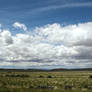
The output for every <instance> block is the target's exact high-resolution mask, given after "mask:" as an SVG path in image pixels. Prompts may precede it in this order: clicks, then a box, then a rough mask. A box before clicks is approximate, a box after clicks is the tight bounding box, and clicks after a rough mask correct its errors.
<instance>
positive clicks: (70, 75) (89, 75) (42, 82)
mask: <svg viewBox="0 0 92 92" xmlns="http://www.w3.org/2000/svg"><path fill="white" fill-rule="evenodd" d="M0 92H92V71H49V72H46V71H37V72H34V71H33V72H32V71H19V72H18V71H6V70H5V71H2V70H0Z"/></svg>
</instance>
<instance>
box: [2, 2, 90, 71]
mask: <svg viewBox="0 0 92 92" xmlns="http://www.w3.org/2000/svg"><path fill="white" fill-rule="evenodd" d="M0 68H18V69H19V68H22V69H27V68H40V69H52V68H92V1H91V0H0Z"/></svg>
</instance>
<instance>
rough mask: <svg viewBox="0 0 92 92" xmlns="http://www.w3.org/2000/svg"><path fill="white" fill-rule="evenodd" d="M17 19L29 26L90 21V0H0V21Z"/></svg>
mask: <svg viewBox="0 0 92 92" xmlns="http://www.w3.org/2000/svg"><path fill="white" fill-rule="evenodd" d="M16 21H19V22H21V23H24V24H26V25H27V26H28V27H29V28H31V29H32V28H34V27H36V26H43V25H46V24H52V23H60V24H64V25H67V24H77V23H80V22H89V21H92V1H91V0H7V1H6V0H0V23H1V24H3V25H4V27H7V26H9V25H10V24H12V23H14V22H16Z"/></svg>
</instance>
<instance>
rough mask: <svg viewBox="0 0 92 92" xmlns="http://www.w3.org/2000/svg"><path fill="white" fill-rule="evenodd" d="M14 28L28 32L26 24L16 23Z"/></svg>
mask: <svg viewBox="0 0 92 92" xmlns="http://www.w3.org/2000/svg"><path fill="white" fill-rule="evenodd" d="M13 27H15V28H20V29H23V30H24V31H27V27H26V26H25V24H21V23H19V22H15V23H14V24H13Z"/></svg>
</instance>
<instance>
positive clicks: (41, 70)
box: [0, 68, 92, 72]
mask: <svg viewBox="0 0 92 92" xmlns="http://www.w3.org/2000/svg"><path fill="white" fill-rule="evenodd" d="M0 71H20V72H22V71H27V72H44V71H47V72H49V71H52V72H54V71H92V68H77V69H66V68H57V69H48V70H47V69H0Z"/></svg>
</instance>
